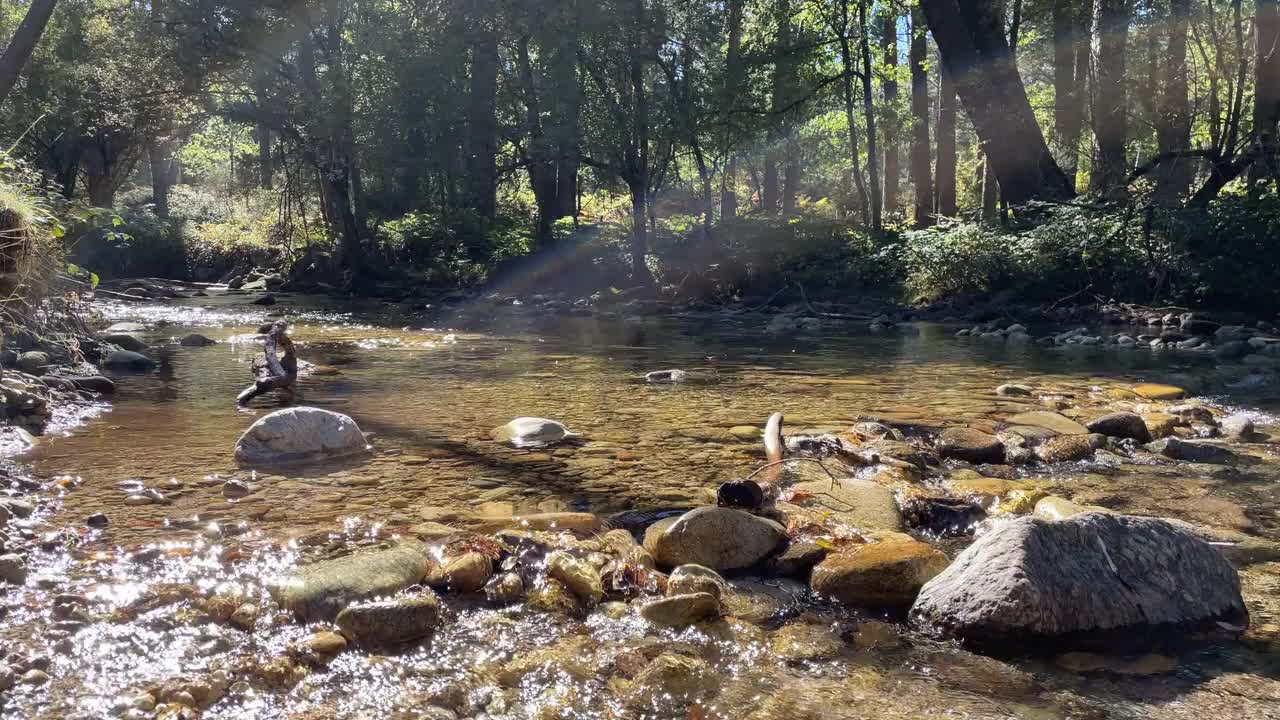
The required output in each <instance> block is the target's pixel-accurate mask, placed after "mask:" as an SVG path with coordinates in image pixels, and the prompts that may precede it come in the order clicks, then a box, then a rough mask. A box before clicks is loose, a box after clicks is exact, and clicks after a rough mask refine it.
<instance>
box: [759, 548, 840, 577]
mask: <svg viewBox="0 0 1280 720" xmlns="http://www.w3.org/2000/svg"><path fill="white" fill-rule="evenodd" d="M826 556H827V549H826V548H824V547H822V546H821V545H819V544H817V543H812V542H793V543H791V544H789V545H787V548H786V549H785V550H783V551H782V552H780V553H778V554H777V555H774V556H773V557H772V558H769V574H770V575H775V576H778V577H787V578H796V579H799V580H805V581H808V579H809V571H811V570H813V566H814V565H817V564H818V563H820V562H822V559H823V558H825V557H826Z"/></svg>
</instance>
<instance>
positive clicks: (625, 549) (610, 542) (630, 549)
mask: <svg viewBox="0 0 1280 720" xmlns="http://www.w3.org/2000/svg"><path fill="white" fill-rule="evenodd" d="M600 540H601V541H602V542H603V543H604V544H605V545H606V546H608V547H609V549H610V550H612V551H613V553H614V554H615V555H617V556H618V559H620V560H622V561H623V562H625V563H627V564H629V565H633V566H635V567H642V568H648V569H650V570H652V569H653V567H654V563H653V556H652V555H650V554H649V551H648V550H645V549H644V548H643V547H641V546H640V543H638V542H636V539H635V537H633V536H632V535H631V533H630V532H629V531H627V530H623V529H621V528H619V529H615V530H610V531H608V532H606V533H604V534H603V535H601V536H600Z"/></svg>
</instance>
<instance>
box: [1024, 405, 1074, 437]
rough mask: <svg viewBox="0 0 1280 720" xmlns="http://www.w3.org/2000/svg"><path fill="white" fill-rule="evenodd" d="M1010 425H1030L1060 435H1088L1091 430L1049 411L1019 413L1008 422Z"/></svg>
mask: <svg viewBox="0 0 1280 720" xmlns="http://www.w3.org/2000/svg"><path fill="white" fill-rule="evenodd" d="M1008 422H1009V424H1010V425H1030V426H1032V427H1039V428H1044V429H1046V430H1052V431H1054V432H1056V433H1058V434H1059V435H1086V434H1088V432H1089V430H1088V429H1087V428H1086V427H1085V426H1083V425H1081V424H1080V423H1078V422H1076V421H1075V420H1072V419H1071V418H1069V417H1067V416H1065V415H1060V414H1058V413H1056V412H1049V411H1048V410H1032V411H1031V412H1024V413H1018V414H1017V415H1014V416H1013V417H1011V418H1009V420H1008Z"/></svg>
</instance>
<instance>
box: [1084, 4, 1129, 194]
mask: <svg viewBox="0 0 1280 720" xmlns="http://www.w3.org/2000/svg"><path fill="white" fill-rule="evenodd" d="M1130 1H1131V0H1097V17H1096V20H1095V25H1094V36H1095V38H1094V42H1095V44H1096V46H1097V51H1096V56H1097V60H1096V66H1095V69H1094V73H1093V75H1094V78H1095V85H1096V92H1095V93H1094V101H1093V135H1094V138H1095V143H1096V146H1097V147H1096V148H1095V153H1094V162H1093V174H1092V176H1091V186H1092V188H1093V189H1094V190H1098V191H1102V192H1104V193H1115V192H1118V191H1121V190H1123V187H1124V183H1125V179H1126V178H1127V176H1128V167H1127V165H1126V163H1125V142H1126V140H1127V136H1128V108H1127V107H1126V105H1125V103H1126V101H1127V94H1126V92H1125V65H1126V59H1127V51H1128V38H1129V22H1130V19H1131V11H1130V6H1129V3H1130Z"/></svg>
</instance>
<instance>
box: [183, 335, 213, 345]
mask: <svg viewBox="0 0 1280 720" xmlns="http://www.w3.org/2000/svg"><path fill="white" fill-rule="evenodd" d="M178 344H179V345H181V346H182V347H209V346H210V345H217V344H218V341H217V340H214V339H212V338H207V337H205V336H203V335H201V334H200V333H191V334H190V335H184V336H182V339H181V340H179V341H178Z"/></svg>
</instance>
